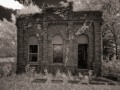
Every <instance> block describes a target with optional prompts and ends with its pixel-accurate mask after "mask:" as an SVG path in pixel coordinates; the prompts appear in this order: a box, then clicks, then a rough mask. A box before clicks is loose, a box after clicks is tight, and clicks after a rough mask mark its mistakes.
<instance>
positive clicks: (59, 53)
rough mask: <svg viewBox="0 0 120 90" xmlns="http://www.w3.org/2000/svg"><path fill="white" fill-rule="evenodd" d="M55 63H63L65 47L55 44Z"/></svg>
mask: <svg viewBox="0 0 120 90" xmlns="http://www.w3.org/2000/svg"><path fill="white" fill-rule="evenodd" d="M53 62H54V63H63V45H62V44H53Z"/></svg>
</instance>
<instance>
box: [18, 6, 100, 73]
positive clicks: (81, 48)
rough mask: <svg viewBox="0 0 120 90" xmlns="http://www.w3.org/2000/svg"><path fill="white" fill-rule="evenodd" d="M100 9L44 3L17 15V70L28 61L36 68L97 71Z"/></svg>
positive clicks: (23, 67) (98, 66)
mask: <svg viewBox="0 0 120 90" xmlns="http://www.w3.org/2000/svg"><path fill="white" fill-rule="evenodd" d="M101 24H102V12H100V11H79V12H74V11H72V5H71V4H70V5H69V6H68V7H47V6H46V7H44V8H43V11H42V12H41V13H36V14H29V15H21V16H19V17H17V22H16V25H17V43H18V46H17V71H18V72H24V71H25V66H26V65H27V64H30V65H31V66H34V67H35V68H36V71H38V72H39V71H42V70H44V69H48V71H49V72H55V71H56V70H57V69H60V70H61V71H65V70H70V71H72V72H78V71H82V70H83V71H84V70H93V71H94V73H95V74H96V75H100V71H101V60H102V33H101Z"/></svg>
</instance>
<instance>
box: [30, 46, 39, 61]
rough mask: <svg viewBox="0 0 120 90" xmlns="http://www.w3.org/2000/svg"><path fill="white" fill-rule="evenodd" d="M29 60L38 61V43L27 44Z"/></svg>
mask: <svg viewBox="0 0 120 90" xmlns="http://www.w3.org/2000/svg"><path fill="white" fill-rule="evenodd" d="M29 61H30V62H37V61H38V45H29Z"/></svg>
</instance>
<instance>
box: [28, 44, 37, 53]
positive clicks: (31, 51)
mask: <svg viewBox="0 0 120 90" xmlns="http://www.w3.org/2000/svg"><path fill="white" fill-rule="evenodd" d="M30 53H38V45H30Z"/></svg>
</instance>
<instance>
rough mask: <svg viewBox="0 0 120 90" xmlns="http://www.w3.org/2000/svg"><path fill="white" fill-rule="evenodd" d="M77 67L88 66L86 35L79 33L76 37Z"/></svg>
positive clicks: (85, 67) (83, 67) (84, 67)
mask: <svg viewBox="0 0 120 90" xmlns="http://www.w3.org/2000/svg"><path fill="white" fill-rule="evenodd" d="M77 41H78V69H87V68H88V37H87V36H86V35H80V36H79V37H78V40H77Z"/></svg>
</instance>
